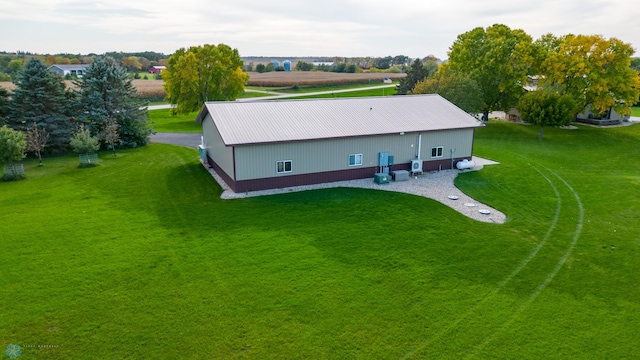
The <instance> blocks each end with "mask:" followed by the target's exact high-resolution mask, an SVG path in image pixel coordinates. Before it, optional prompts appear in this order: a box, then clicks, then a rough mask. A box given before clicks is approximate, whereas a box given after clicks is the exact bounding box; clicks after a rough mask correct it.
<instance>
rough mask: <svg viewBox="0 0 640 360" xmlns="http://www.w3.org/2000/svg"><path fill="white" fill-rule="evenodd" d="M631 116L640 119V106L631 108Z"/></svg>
mask: <svg viewBox="0 0 640 360" xmlns="http://www.w3.org/2000/svg"><path fill="white" fill-rule="evenodd" d="M631 116H638V117H640V106H634V107H632V108H631Z"/></svg>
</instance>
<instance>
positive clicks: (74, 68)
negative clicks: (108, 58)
mask: <svg viewBox="0 0 640 360" xmlns="http://www.w3.org/2000/svg"><path fill="white" fill-rule="evenodd" d="M89 66H91V64H73V65H67V64H54V65H51V66H49V71H53V72H55V73H57V74H60V75H61V76H67V75H71V76H77V77H82V76H83V75H84V73H85V71H86V69H87V68H88V67H89Z"/></svg>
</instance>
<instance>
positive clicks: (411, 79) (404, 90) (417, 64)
mask: <svg viewBox="0 0 640 360" xmlns="http://www.w3.org/2000/svg"><path fill="white" fill-rule="evenodd" d="M429 75H431V74H429V68H428V67H425V66H423V64H422V61H420V59H416V60H415V61H414V62H413V63H412V64H411V68H409V70H408V71H407V76H405V77H404V78H402V79H400V83H399V84H398V88H397V92H396V93H397V94H398V95H407V94H409V93H410V92H411V90H413V88H414V87H415V86H416V84H417V83H418V82H419V81H422V80H424V79H426V78H427V77H428V76H429Z"/></svg>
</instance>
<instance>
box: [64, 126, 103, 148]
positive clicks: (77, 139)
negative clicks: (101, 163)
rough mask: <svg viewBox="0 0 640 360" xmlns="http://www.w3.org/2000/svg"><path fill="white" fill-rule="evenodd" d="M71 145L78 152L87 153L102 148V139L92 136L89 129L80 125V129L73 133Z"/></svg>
mask: <svg viewBox="0 0 640 360" xmlns="http://www.w3.org/2000/svg"><path fill="white" fill-rule="evenodd" d="M69 145H71V148H72V149H73V151H75V152H77V153H78V154H86V153H90V152H95V151H98V149H100V140H99V139H98V138H97V137H95V136H91V132H90V131H89V129H87V128H85V127H84V126H80V130H78V132H76V133H75V134H74V135H73V138H71V142H70V143H69Z"/></svg>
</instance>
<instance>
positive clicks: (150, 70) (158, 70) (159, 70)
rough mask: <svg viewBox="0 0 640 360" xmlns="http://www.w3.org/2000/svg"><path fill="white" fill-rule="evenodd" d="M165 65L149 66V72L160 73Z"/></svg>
mask: <svg viewBox="0 0 640 360" xmlns="http://www.w3.org/2000/svg"><path fill="white" fill-rule="evenodd" d="M166 68H167V67H166V66H152V67H150V68H149V73H151V74H160V73H161V72H162V70H165V69H166Z"/></svg>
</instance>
